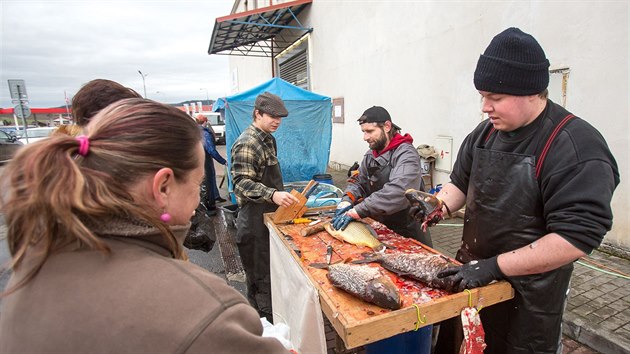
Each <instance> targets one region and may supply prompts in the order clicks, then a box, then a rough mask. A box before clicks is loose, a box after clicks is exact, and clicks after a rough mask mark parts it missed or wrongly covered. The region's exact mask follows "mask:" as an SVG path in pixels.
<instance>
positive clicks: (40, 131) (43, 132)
mask: <svg viewBox="0 0 630 354" xmlns="http://www.w3.org/2000/svg"><path fill="white" fill-rule="evenodd" d="M55 129H57V127H40V128H28V129H27V130H26V133H25V132H22V135H20V137H19V140H20V142H22V144H24V145H26V144H32V143H34V142H36V141H39V140H42V139H46V138H47V137H49V136H50V133H52V132H53V130H55ZM27 135H28V142H27V141H26V140H27V139H26V136H27Z"/></svg>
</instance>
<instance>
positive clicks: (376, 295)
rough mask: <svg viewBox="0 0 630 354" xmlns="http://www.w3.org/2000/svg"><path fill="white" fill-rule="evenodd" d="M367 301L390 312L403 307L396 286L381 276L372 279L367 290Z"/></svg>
mask: <svg viewBox="0 0 630 354" xmlns="http://www.w3.org/2000/svg"><path fill="white" fill-rule="evenodd" d="M366 293H367V294H366V296H367V301H368V302H371V303H373V304H376V305H378V306H380V307H384V308H386V309H390V310H398V309H399V308H400V307H401V306H402V305H401V302H400V294H399V293H398V288H396V285H394V283H393V282H392V281H391V280H389V278H386V277H385V276H381V277H378V278H375V279H372V280H371V281H370V282H369V283H368V286H367V289H366Z"/></svg>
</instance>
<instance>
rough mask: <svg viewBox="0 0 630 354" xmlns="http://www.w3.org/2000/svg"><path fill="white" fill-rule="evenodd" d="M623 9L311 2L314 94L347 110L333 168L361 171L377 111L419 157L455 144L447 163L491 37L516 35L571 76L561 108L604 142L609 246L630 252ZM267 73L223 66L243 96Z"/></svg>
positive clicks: (608, 4) (442, 177)
mask: <svg viewBox="0 0 630 354" xmlns="http://www.w3.org/2000/svg"><path fill="white" fill-rule="evenodd" d="M628 7H629V6H628V1H579V2H566V1H544V2H543V1H518V2H514V1H505V2H501V1H488V2H464V1H462V2H438V1H435V2H432V1H417V2H414V1H400V2H399V1H383V2H374V1H343V0H339V1H327V0H314V2H313V4H312V5H311V6H310V9H308V11H306V12H304V13H303V16H302V15H301V16H300V21H302V23H303V24H305V25H307V26H311V27H313V28H314V31H313V32H312V33H311V36H310V41H311V42H310V50H311V51H310V58H311V67H310V70H311V71H310V72H311V89H312V91H314V92H317V93H320V94H324V95H328V96H331V97H344V101H345V117H346V121H345V123H344V124H333V141H332V146H331V155H330V160H331V161H334V162H338V163H342V164H345V165H351V164H352V163H353V162H354V161H356V160H360V159H361V157H362V155H363V154H364V153H365V151H366V150H367V148H368V147H367V144H366V143H364V142H363V141H362V134H361V131H360V129H359V126H358V125H357V123H356V119H357V118H358V117H359V116H360V115H361V113H362V112H363V111H364V110H365V109H366V108H368V107H370V106H372V105H381V106H384V107H385V108H387V110H388V111H389V112H390V114H391V115H392V118H393V121H394V123H396V124H398V125H399V126H401V127H402V128H403V133H404V132H408V133H410V134H411V135H412V136H413V137H414V144H415V145H419V144H422V143H426V144H429V145H434V144H435V138H436V136H438V135H447V136H452V137H453V154H454V156H453V161H454V160H455V155H456V153H457V150H458V149H459V146H460V144H461V142H462V140H463V139H464V138H465V136H466V135H467V134H468V133H469V132H470V131H471V130H472V129H473V128H474V127H475V126H476V125H477V124H478V123H479V121H480V120H481V119H482V116H481V114H480V97H479V94H478V93H477V91H476V90H475V88H474V85H473V81H472V79H473V72H474V69H475V65H476V63H477V59H478V57H479V54H481V53H482V52H483V51H484V50H485V48H486V46H487V45H488V44H489V43H490V40H491V39H492V37H493V36H494V35H496V34H497V33H499V32H501V31H502V30H504V29H505V28H507V27H511V26H514V27H520V28H521V29H522V30H523V31H525V32H528V33H531V34H532V35H534V37H536V38H537V39H538V41H539V42H540V43H541V45H542V46H543V48H544V49H545V52H546V54H547V57H548V58H549V61H550V62H551V66H552V68H558V67H569V68H570V74H569V81H568V87H567V108H568V109H569V110H570V111H572V112H573V113H574V114H576V115H578V116H580V117H582V118H584V119H586V120H587V121H589V122H590V123H591V124H592V125H593V126H595V127H596V128H597V129H598V130H599V131H600V132H601V133H602V134H603V135H604V137H605V138H606V140H607V142H608V144H609V146H610V148H611V150H612V152H613V154H614V156H615V157H616V159H617V162H618V164H619V168H620V173H621V178H622V183H621V185H620V186H619V187H618V189H617V191H616V193H615V197H614V199H613V210H614V212H615V220H614V227H613V230H612V232H610V233H609V235H608V236H607V239H606V241H607V242H609V243H612V244H614V245H618V246H621V247H623V248H626V249H629V248H630V232H629V230H630V225H629V223H628V222H629V215H630V213H629V212H628V210H629V209H630V194H629V193H628V189H629V183H627V182H626V181H625V178H627V176H630V173H629V172H630V156H629V154H628V151H629V146H628V136H629V135H630V132H629V130H628V121H629V118H628V117H629V113H630V112H629V109H628V97H629V95H628V93H629V92H628V53H629V46H628V42H629V41H628V29H629V28H628V15H629V8H628ZM266 63H267V64H266V67H264V66H263V67H260V65H256V66H251V67H249V68H247V67H244V66H249V65H250V64H249V63H246V62H245V61H241V60H240V59H235V60H232V61H231V67H232V66H233V65H238V67H239V69H238V70H239V80H242V81H243V84H245V83H247V84H246V85H245V86H246V87H244V86H241V89H240V91H243V90H245V89H247V88H249V87H251V86H247V85H250V84H251V83H253V82H256V83H255V84H258V83H261V82H263V81H265V80H267V79H269V78H271V67H270V65H271V64H270V63H268V62H266ZM245 64H247V65H245ZM250 75H251V79H250V78H249V76H250ZM246 76H247V79H246V78H245V77H246ZM251 85H252V86H253V84H251ZM434 181H435V182H436V183H445V182H447V181H448V174H447V173H439V172H438V173H437V174H436V176H435V177H434Z"/></svg>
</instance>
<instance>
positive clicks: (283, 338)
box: [260, 317, 293, 350]
mask: <svg viewBox="0 0 630 354" xmlns="http://www.w3.org/2000/svg"><path fill="white" fill-rule="evenodd" d="M260 322H261V323H262V325H263V334H262V336H263V337H273V338H276V339H277V340H279V341H280V343H282V345H283V346H284V347H285V348H286V349H287V350H293V344H291V341H290V340H289V338H291V337H290V336H289V331H290V329H289V326H287V325H286V324H284V323H278V324H275V325H273V324H271V322H269V321H267V319H266V318H265V317H262V318H261V319H260Z"/></svg>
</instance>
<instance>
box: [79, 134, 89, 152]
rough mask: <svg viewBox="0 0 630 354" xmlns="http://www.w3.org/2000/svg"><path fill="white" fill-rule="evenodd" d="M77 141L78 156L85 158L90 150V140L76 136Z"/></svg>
mask: <svg viewBox="0 0 630 354" xmlns="http://www.w3.org/2000/svg"><path fill="white" fill-rule="evenodd" d="M77 140H78V141H79V155H81V156H87V154H88V151H89V150H90V140H89V139H88V137H87V136H85V135H79V136H77Z"/></svg>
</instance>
